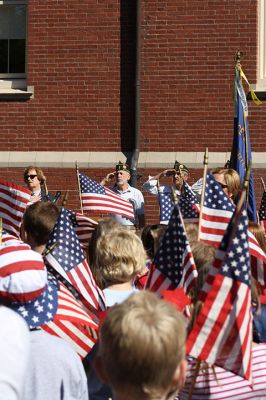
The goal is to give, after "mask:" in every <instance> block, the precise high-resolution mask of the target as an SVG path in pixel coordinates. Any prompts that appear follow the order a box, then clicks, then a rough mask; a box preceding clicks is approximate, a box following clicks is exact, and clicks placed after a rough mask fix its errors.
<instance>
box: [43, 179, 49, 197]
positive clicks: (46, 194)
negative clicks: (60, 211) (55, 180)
mask: <svg viewBox="0 0 266 400" xmlns="http://www.w3.org/2000/svg"><path fill="white" fill-rule="evenodd" d="M43 187H44V193H45V196H48V188H47V185H46V178H45V177H44V181H43Z"/></svg>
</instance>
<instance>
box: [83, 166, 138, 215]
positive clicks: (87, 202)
mask: <svg viewBox="0 0 266 400" xmlns="http://www.w3.org/2000/svg"><path fill="white" fill-rule="evenodd" d="M79 181H80V191H81V199H82V206H83V210H84V211H93V212H99V213H103V214H117V215H122V216H124V217H127V218H129V219H134V218H135V217H134V210H133V206H132V204H131V203H130V202H129V201H127V200H124V199H122V197H120V196H118V195H117V194H115V193H114V192H113V191H112V190H111V189H108V188H106V187H104V186H102V185H100V184H99V183H97V182H95V181H93V180H92V179H90V178H88V177H87V176H86V175H84V174H81V173H79Z"/></svg>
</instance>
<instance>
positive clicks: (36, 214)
mask: <svg viewBox="0 0 266 400" xmlns="http://www.w3.org/2000/svg"><path fill="white" fill-rule="evenodd" d="M59 212H60V211H59V208H58V206H57V205H56V204H53V203H50V202H41V201H38V202H36V203H34V204H32V205H31V206H29V207H28V208H27V209H26V211H25V214H24V216H23V222H22V225H23V229H24V230H25V232H27V234H28V235H29V236H30V238H31V239H32V240H33V241H34V243H35V244H36V245H37V246H40V245H44V244H46V243H47V242H48V239H49V236H50V234H51V232H52V230H53V227H54V225H55V223H56V221H57V218H58V216H59Z"/></svg>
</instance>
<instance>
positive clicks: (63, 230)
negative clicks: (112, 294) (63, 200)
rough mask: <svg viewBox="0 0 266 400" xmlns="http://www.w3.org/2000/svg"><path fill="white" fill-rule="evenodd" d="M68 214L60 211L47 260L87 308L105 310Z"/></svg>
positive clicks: (99, 290) (49, 244)
mask: <svg viewBox="0 0 266 400" xmlns="http://www.w3.org/2000/svg"><path fill="white" fill-rule="evenodd" d="M68 214H69V213H68V211H67V210H65V209H62V210H61V212H60V215H59V217H58V220H57V222H56V224H55V226H54V229H53V231H52V233H51V235H50V238H49V241H48V243H47V245H46V249H47V251H46V254H45V260H46V261H47V262H48V264H49V265H50V266H51V267H52V268H54V270H55V271H56V272H57V273H58V274H59V275H60V276H62V278H64V279H65V280H66V281H68V282H69V283H71V285H73V286H74V288H75V289H76V290H77V291H78V293H79V294H80V295H81V296H82V299H84V301H85V303H84V304H86V306H87V307H88V308H90V309H92V310H94V311H98V310H102V309H104V308H105V304H104V303H105V302H104V295H103V292H102V290H101V289H99V287H98V286H97V285H96V282H95V280H94V278H93V276H92V273H91V270H90V267H89V265H88V262H87V260H86V258H85V255H84V253H83V250H82V248H81V246H80V243H79V240H78V238H77V235H76V233H75V231H74V228H73V226H72V223H71V221H70V219H69V217H68Z"/></svg>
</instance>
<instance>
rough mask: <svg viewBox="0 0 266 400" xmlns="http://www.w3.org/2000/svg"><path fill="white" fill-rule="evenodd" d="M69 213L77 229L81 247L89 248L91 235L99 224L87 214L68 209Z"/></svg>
mask: <svg viewBox="0 0 266 400" xmlns="http://www.w3.org/2000/svg"><path fill="white" fill-rule="evenodd" d="M67 211H68V213H69V218H70V221H71V222H72V225H73V227H74V229H75V232H76V234H77V237H78V239H79V242H80V244H81V247H82V248H83V249H86V248H88V246H89V242H90V239H91V236H92V234H93V232H94V230H95V227H96V226H97V225H98V222H97V221H94V220H93V219H92V218H89V217H88V216H87V215H84V214H81V213H76V212H74V211H72V210H67Z"/></svg>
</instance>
